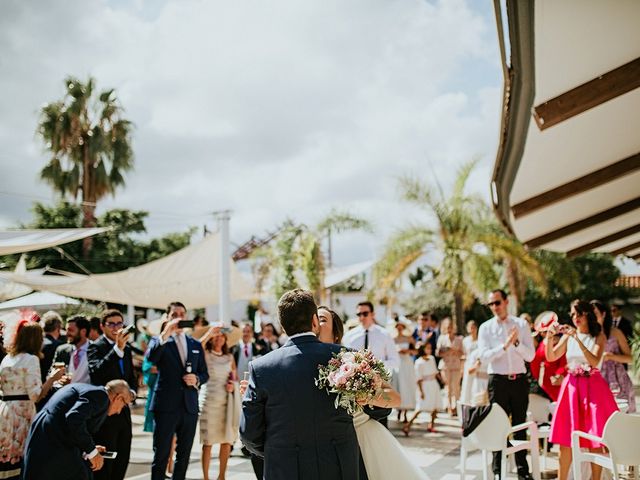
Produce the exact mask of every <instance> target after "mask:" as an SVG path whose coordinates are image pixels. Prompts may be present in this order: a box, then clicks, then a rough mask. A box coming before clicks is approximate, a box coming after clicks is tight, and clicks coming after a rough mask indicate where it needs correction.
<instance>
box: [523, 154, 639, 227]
mask: <svg viewBox="0 0 640 480" xmlns="http://www.w3.org/2000/svg"><path fill="white" fill-rule="evenodd" d="M636 170H640V153H636V154H635V155H631V156H630V157H627V158H625V159H622V160H619V161H617V162H616V163H612V164H611V165H607V166H606V167H604V168H601V169H599V170H596V171H594V172H591V173H588V174H587V175H584V176H582V177H580V178H577V179H575V180H572V181H570V182H568V183H565V184H563V185H560V186H559V187H555V188H552V189H551V190H547V191H546V192H544V193H541V194H540V195H536V196H535V197H531V198H528V199H527V200H524V201H522V202H520V203H517V204H515V205H513V206H512V207H511V211H512V212H513V215H514V217H515V218H520V217H522V216H524V215H528V214H530V213H533V212H535V211H536V210H539V209H541V208H544V207H546V206H548V205H551V204H554V203H556V202H559V201H561V200H565V199H566V198H569V197H572V196H574V195H577V194H579V193H582V192H586V191H587V190H591V189H592V188H596V187H599V186H600V185H604V184H605V183H608V182H611V181H612V180H615V179H617V178H619V177H623V176H625V175H628V174H630V173H633V172H635V171H636Z"/></svg>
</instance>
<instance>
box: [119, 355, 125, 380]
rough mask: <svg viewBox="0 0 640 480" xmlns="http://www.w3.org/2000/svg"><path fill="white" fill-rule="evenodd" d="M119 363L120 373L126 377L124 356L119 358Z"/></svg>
mask: <svg viewBox="0 0 640 480" xmlns="http://www.w3.org/2000/svg"><path fill="white" fill-rule="evenodd" d="M118 365H120V375H122V376H123V377H124V358H121V359H120V360H118Z"/></svg>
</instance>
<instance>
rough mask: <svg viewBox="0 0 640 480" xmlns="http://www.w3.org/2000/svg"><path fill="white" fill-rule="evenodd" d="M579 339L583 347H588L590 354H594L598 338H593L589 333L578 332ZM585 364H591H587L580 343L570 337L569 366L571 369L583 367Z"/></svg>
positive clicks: (568, 343) (568, 348)
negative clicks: (577, 366) (578, 366)
mask: <svg viewBox="0 0 640 480" xmlns="http://www.w3.org/2000/svg"><path fill="white" fill-rule="evenodd" d="M578 338H579V339H580V341H581V342H582V343H583V345H584V346H585V347H587V349H588V350H589V351H590V352H592V353H593V351H594V348H593V347H594V346H595V345H596V338H595V337H592V336H591V335H589V334H588V333H580V332H578ZM585 363H589V362H587V359H586V358H585V356H584V353H582V350H581V349H580V345H578V342H577V341H576V340H575V339H574V338H572V337H569V341H568V342H567V365H568V366H569V367H572V366H575V365H582V364H585Z"/></svg>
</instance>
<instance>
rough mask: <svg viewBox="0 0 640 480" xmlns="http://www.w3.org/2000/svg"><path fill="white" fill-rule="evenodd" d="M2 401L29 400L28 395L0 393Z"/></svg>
mask: <svg viewBox="0 0 640 480" xmlns="http://www.w3.org/2000/svg"><path fill="white" fill-rule="evenodd" d="M0 400H2V401H3V402H15V401H17V400H30V399H29V395H26V394H25V395H0Z"/></svg>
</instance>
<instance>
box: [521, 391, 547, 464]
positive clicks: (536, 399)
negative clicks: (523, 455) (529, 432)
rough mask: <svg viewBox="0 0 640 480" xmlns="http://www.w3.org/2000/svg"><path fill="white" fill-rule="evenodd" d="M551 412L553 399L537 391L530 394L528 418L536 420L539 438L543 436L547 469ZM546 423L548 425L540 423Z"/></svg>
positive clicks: (544, 458) (543, 451)
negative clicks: (537, 393) (538, 393)
mask: <svg viewBox="0 0 640 480" xmlns="http://www.w3.org/2000/svg"><path fill="white" fill-rule="evenodd" d="M550 412H551V401H550V400H549V399H548V398H545V397H543V396H541V395H536V394H535V393H530V394H529V410H528V412H527V413H528V415H527V418H528V419H529V420H531V421H533V422H536V425H537V426H538V438H542V439H543V440H542V470H543V471H544V470H546V469H547V445H548V443H549V435H550V434H551V426H550V425H549V422H550V421H551V420H549V416H550ZM542 423H546V425H542V426H541V425H540V424H542Z"/></svg>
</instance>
